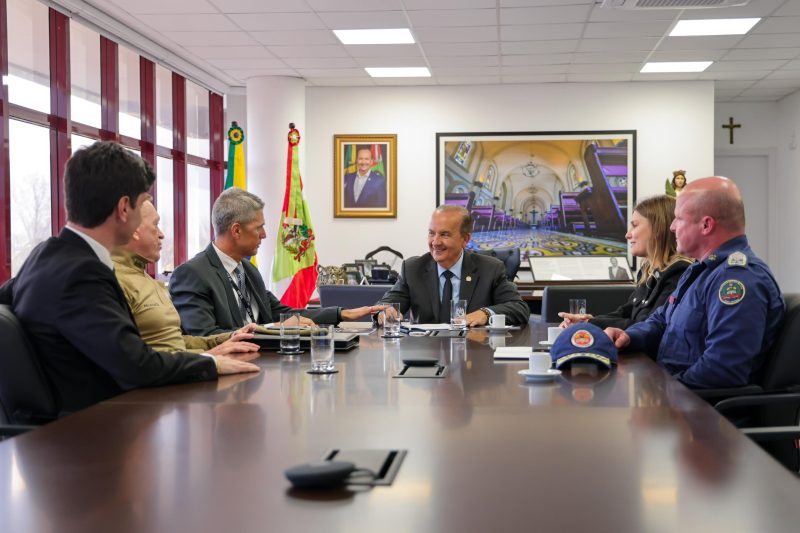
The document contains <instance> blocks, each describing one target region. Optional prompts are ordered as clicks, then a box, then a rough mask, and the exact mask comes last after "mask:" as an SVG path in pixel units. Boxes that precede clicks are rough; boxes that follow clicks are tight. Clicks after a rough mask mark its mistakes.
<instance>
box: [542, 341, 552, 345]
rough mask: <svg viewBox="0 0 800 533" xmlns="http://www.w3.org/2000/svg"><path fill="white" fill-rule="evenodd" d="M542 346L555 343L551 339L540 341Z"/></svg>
mask: <svg viewBox="0 0 800 533" xmlns="http://www.w3.org/2000/svg"><path fill="white" fill-rule="evenodd" d="M539 345H540V346H552V345H553V343H552V342H550V341H539Z"/></svg>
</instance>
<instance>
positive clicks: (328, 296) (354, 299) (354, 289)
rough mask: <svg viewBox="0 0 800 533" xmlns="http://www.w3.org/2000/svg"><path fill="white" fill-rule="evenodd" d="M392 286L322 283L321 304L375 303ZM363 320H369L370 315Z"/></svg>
mask: <svg viewBox="0 0 800 533" xmlns="http://www.w3.org/2000/svg"><path fill="white" fill-rule="evenodd" d="M391 288H392V287H391V286H389V285H320V286H319V305H320V306H321V307H331V306H339V307H347V308H351V307H361V306H364V305H375V302H377V301H378V300H380V299H381V298H383V295H384V294H386V291H388V290H389V289H391ZM362 320H369V317H367V318H366V319H362Z"/></svg>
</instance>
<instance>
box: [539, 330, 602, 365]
mask: <svg viewBox="0 0 800 533" xmlns="http://www.w3.org/2000/svg"><path fill="white" fill-rule="evenodd" d="M550 357H552V358H553V366H554V367H555V368H561V367H562V366H564V365H569V364H572V363H576V362H580V363H584V362H588V363H596V364H597V365H599V366H600V367H602V368H611V366H612V365H615V364H617V347H616V346H614V343H613V342H611V339H609V338H608V335H606V334H605V332H604V331H603V330H602V329H600V328H599V327H597V326H595V325H594V324H589V323H588V322H579V323H577V324H573V325H571V326H569V327H568V328H566V329H565V330H564V331H562V332H561V334H560V335H559V336H558V338H557V339H556V342H554V343H553V346H552V348H550Z"/></svg>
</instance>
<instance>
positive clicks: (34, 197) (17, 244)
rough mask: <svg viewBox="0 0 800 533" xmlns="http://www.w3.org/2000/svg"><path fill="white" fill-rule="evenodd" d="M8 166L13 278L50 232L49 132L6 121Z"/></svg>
mask: <svg viewBox="0 0 800 533" xmlns="http://www.w3.org/2000/svg"><path fill="white" fill-rule="evenodd" d="M8 130H9V131H8V133H9V163H10V167H11V197H12V198H13V199H14V201H13V204H12V205H13V207H12V209H11V275H12V276H16V274H17V272H18V271H19V268H20V267H21V266H22V264H23V263H24V262H25V259H27V257H28V254H30V253H31V250H33V248H34V246H36V245H37V244H38V243H40V242H42V241H43V240H45V239H47V238H48V237H49V236H50V234H51V230H52V226H51V208H50V130H49V128H43V127H42V126H37V125H35V124H29V123H27V122H22V121H19V120H9V127H8Z"/></svg>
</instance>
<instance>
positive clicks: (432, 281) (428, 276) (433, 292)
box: [425, 257, 441, 322]
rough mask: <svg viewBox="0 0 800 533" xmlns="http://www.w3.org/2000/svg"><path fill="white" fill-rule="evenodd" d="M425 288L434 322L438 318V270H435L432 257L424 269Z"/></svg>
mask: <svg viewBox="0 0 800 533" xmlns="http://www.w3.org/2000/svg"><path fill="white" fill-rule="evenodd" d="M425 286H426V288H427V289H428V296H429V297H430V300H431V309H433V320H432V322H436V321H437V320H438V317H439V307H441V305H440V304H441V302H440V301H439V270H438V269H437V268H436V261H434V260H433V257H431V258H430V261H428V266H427V268H426V269H425Z"/></svg>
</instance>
